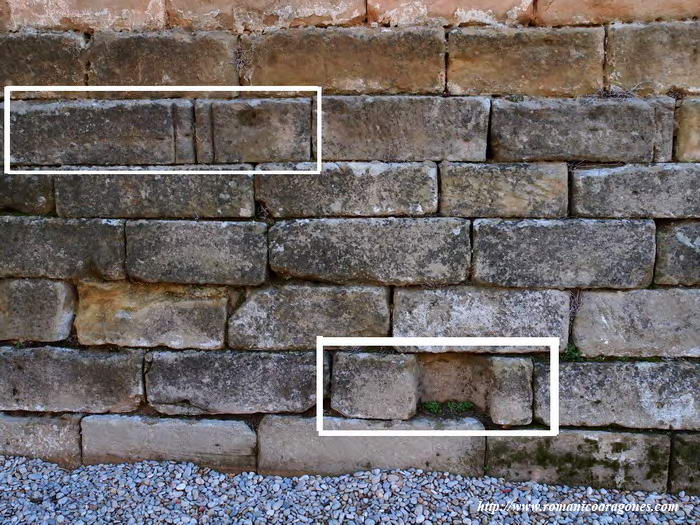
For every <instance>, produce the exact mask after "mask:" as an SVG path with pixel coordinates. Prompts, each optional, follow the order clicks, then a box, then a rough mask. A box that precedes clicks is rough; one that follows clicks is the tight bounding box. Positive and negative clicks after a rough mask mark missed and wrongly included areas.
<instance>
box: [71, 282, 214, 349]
mask: <svg viewBox="0 0 700 525" xmlns="http://www.w3.org/2000/svg"><path fill="white" fill-rule="evenodd" d="M78 296H79V298H80V301H79V303H78V313H77V316H76V319H75V329H76V331H77V334H78V341H79V342H80V343H81V344H83V345H105V344H111V345H119V346H146V347H150V346H167V347H170V348H202V349H213V348H221V347H223V345H224V328H225V326H226V304H227V301H228V297H227V294H226V290H225V289H223V288H211V287H207V288H205V287H198V286H182V285H174V284H153V285H146V284H137V283H129V282H121V283H90V282H84V283H80V284H79V285H78Z"/></svg>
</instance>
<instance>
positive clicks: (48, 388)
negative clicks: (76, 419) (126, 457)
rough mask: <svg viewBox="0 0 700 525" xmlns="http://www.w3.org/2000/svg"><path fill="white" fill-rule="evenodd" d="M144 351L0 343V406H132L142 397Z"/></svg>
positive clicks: (127, 408) (65, 409)
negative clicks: (102, 350)
mask: <svg viewBox="0 0 700 525" xmlns="http://www.w3.org/2000/svg"><path fill="white" fill-rule="evenodd" d="M142 362H143V352H141V351H138V350H121V351H119V352H101V351H95V350H86V349H80V350H75V349H71V348H56V347H49V346H46V347H40V348H15V347H10V346H5V347H0V363H1V365H2V366H0V385H2V387H1V388H0V410H26V411H32V412H93V413H101V412H131V411H132V410H134V409H136V407H137V406H138V405H139V403H140V402H141V399H142V395H143V384H142V379H141V368H142Z"/></svg>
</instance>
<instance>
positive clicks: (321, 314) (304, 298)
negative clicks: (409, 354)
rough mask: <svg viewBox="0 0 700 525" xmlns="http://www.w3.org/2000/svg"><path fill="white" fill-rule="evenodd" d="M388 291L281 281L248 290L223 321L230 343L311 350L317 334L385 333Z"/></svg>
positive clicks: (242, 346) (387, 323)
mask: <svg viewBox="0 0 700 525" xmlns="http://www.w3.org/2000/svg"><path fill="white" fill-rule="evenodd" d="M389 319H390V313H389V292H388V290H385V289H383V288H379V287H375V286H326V285H324V286H319V285H314V284H296V283H292V284H286V285H283V286H269V287H265V288H259V289H256V290H253V291H251V292H250V293H249V294H248V296H247V297H246V298H245V300H244V301H243V303H242V304H241V305H240V306H238V307H237V308H236V309H235V310H234V311H233V313H232V314H231V317H230V318H229V322H228V345H229V346H230V347H231V348H239V349H259V350H290V349H291V350H313V349H315V348H316V336H317V335H324V336H346V337H370V336H386V335H389Z"/></svg>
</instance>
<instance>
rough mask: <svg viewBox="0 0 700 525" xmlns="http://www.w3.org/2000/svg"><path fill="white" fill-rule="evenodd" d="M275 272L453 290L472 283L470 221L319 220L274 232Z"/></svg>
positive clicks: (281, 225) (288, 224)
mask: <svg viewBox="0 0 700 525" xmlns="http://www.w3.org/2000/svg"><path fill="white" fill-rule="evenodd" d="M269 245H270V266H271V267H272V270H273V271H275V272H277V273H280V274H282V275H285V276H290V277H300V278H313V279H317V280H322V281H331V282H338V283H348V282H358V281H359V282H374V283H381V284H397V285H401V284H450V283H458V282H461V281H464V280H465V279H466V278H467V273H468V268H469V259H470V242H469V221H467V220H463V219H453V218H430V219H400V218H389V219H316V220H296V221H282V222H278V223H277V224H275V225H274V226H273V227H271V228H270V232H269Z"/></svg>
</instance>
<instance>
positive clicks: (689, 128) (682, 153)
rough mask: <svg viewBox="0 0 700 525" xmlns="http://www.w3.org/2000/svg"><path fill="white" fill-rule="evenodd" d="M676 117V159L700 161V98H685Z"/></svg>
mask: <svg viewBox="0 0 700 525" xmlns="http://www.w3.org/2000/svg"><path fill="white" fill-rule="evenodd" d="M676 119H677V129H676V150H675V154H676V160H678V161H680V162H700V98H687V99H685V100H683V101H682V102H681V103H680V106H679V107H678V110H677V111H676Z"/></svg>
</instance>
